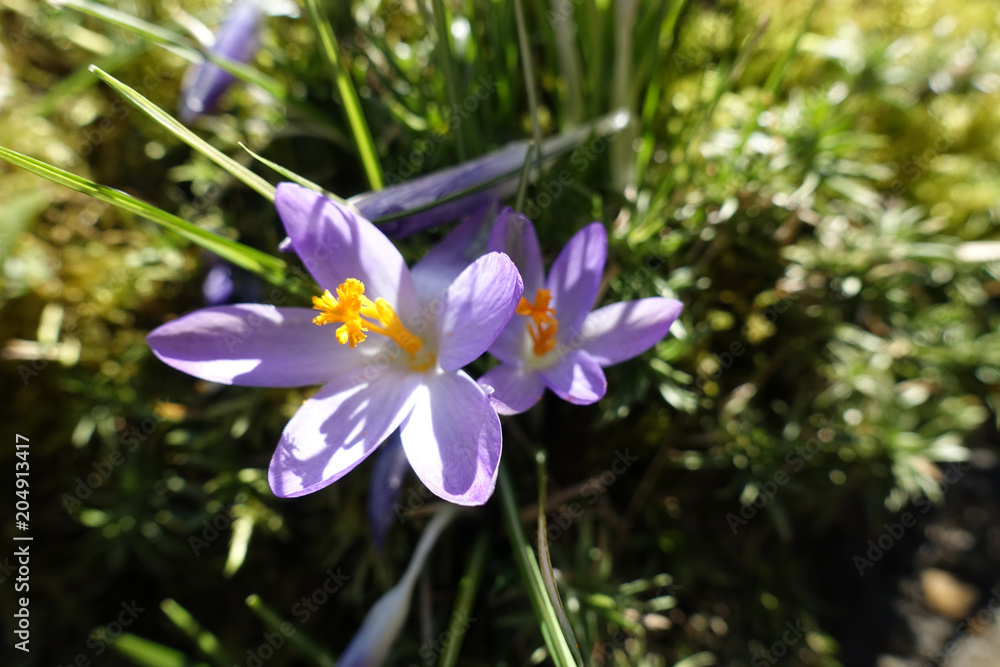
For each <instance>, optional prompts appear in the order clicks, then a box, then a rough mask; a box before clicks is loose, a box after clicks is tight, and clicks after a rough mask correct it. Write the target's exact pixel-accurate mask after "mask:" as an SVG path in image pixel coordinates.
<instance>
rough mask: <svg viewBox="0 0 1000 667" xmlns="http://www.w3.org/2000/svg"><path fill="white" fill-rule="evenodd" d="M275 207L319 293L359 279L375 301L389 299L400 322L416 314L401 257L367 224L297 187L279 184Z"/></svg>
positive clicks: (378, 232) (311, 192) (352, 214)
mask: <svg viewBox="0 0 1000 667" xmlns="http://www.w3.org/2000/svg"><path fill="white" fill-rule="evenodd" d="M274 205H275V207H276V208H277V209H278V214H279V215H280V216H281V220H282V222H284V223H285V231H286V232H288V236H289V237H290V238H291V239H292V247H293V248H295V252H296V253H298V255H299V257H300V258H301V259H302V261H303V263H304V264H305V265H306V268H307V269H309V273H311V274H312V276H313V278H315V279H316V281H317V282H319V284H320V286H321V287H323V288H324V289H328V290H330V291H331V292H333V291H335V290H336V289H337V285H340V284H341V283H342V282H344V281H345V280H347V279H348V278H357V279H358V280H360V281H361V282H363V283H364V284H365V296H367V297H368V298H369V299H371V300H372V301H374V300H375V299H376V298H379V297H381V298H383V299H385V300H386V301H388V302H389V305H391V306H392V307H393V308H395V309H396V312H397V313H400V314H401V316H402V313H408V312H412V311H413V310H415V309H416V306H417V298H416V292H415V291H414V289H413V280H412V279H411V278H410V271H409V269H407V268H406V262H404V261H403V256H402V255H400V254H399V251H398V250H396V247H395V246H394V245H393V244H392V242H391V241H389V239H387V238H386V237H385V235H384V234H383V233H382V232H380V231H379V230H378V229H376V228H375V226H374V225H372V223H370V222H369V221H368V220H366V219H365V218H363V217H361V216H360V215H358V214H357V212H355V211H352V210H351V209H350V208H348V207H346V206H343V205H341V204H338V203H337V202H335V201H333V200H330V199H327V198H326V197H324V196H323V195H321V194H319V193H318V192H313V191H312V190H309V189H308V188H304V187H302V186H301V185H296V184H294V183H279V184H278V189H277V192H276V194H275V199H274Z"/></svg>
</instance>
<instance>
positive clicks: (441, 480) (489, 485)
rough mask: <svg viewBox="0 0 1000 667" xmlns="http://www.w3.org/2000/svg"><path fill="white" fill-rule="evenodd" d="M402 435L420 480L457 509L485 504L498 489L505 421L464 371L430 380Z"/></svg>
mask: <svg viewBox="0 0 1000 667" xmlns="http://www.w3.org/2000/svg"><path fill="white" fill-rule="evenodd" d="M425 383H426V384H425V385H424V386H422V387H420V388H419V389H417V391H416V392H415V394H416V400H415V402H414V405H413V411H412V412H411V413H410V415H409V416H408V417H407V418H406V420H405V421H404V422H403V426H402V428H401V430H400V435H401V436H402V438H403V449H405V450H406V458H408V459H409V460H410V465H411V466H413V470H414V471H415V472H416V473H417V477H419V478H420V481H422V482H423V483H424V485H425V486H426V487H427V488H428V489H430V491H431V492H432V493H434V494H435V495H437V496H438V497H440V498H444V499H445V500H448V501H451V502H453V503H456V504H458V505H482V504H483V503H485V502H486V501H487V500H489V498H490V496H491V495H493V489H494V487H495V486H496V479H497V466H498V465H499V463H500V449H501V435H500V418H499V417H497V413H496V411H494V410H493V407H492V406H491V405H490V400H489V398H487V396H486V392H485V391H483V389H482V388H481V387H480V386H479V385H478V384H476V382H475V381H474V380H473V379H472V378H470V377H469V376H468V375H466V374H465V373H464V372H462V371H459V372H457V373H438V374H437V375H434V376H430V377H427V378H426V379H425Z"/></svg>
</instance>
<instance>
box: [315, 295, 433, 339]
mask: <svg viewBox="0 0 1000 667" xmlns="http://www.w3.org/2000/svg"><path fill="white" fill-rule="evenodd" d="M313 308H314V309H315V310H318V311H320V314H319V315H317V316H316V317H314V318H313V324H315V325H317V326H322V325H324V324H336V323H337V322H342V324H341V326H340V327H338V328H337V342H338V343H340V344H341V345H344V344H347V345H350V346H351V347H352V348H353V347H354V346H355V345H357V344H358V343H360V342H361V341H363V340H365V339H366V338H367V336H366V335H365V333H364V332H366V331H370V332H372V333H377V334H381V335H383V336H387V337H388V338H391V339H392V340H394V341H395V342H396V343H397V344H398V345H399V346H400V347H401V348H403V349H404V350H406V351H407V352H409V353H410V354H411V355H413V354H416V353H417V352H419V351H420V349H421V348H422V347H423V346H424V343H423V341H422V340H420V338H419V337H417V336H415V335H413V333H412V332H410V330H409V329H407V328H406V327H405V326H403V323H402V322H400V321H399V316H398V315H396V311H395V310H393V308H392V306H390V305H389V302H388V301H386V300H385V299H383V298H381V297H380V298H378V299H375V301H374V302H372V300H371V299H369V298H368V297H366V296H365V285H364V283H362V282H361V281H360V280H358V279H357V278H348V279H347V280H345V281H344V282H342V283H341V284H340V285H338V286H337V296H336V298H334V296H333V295H332V294H330V290H326V291H325V292H323V296H314V297H313ZM362 318H367V319H362Z"/></svg>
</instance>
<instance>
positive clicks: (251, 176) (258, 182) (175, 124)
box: [91, 66, 274, 202]
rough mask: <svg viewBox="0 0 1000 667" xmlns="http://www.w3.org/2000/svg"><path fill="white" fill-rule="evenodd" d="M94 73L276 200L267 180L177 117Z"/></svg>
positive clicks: (112, 79)
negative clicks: (199, 134) (187, 126)
mask: <svg viewBox="0 0 1000 667" xmlns="http://www.w3.org/2000/svg"><path fill="white" fill-rule="evenodd" d="M91 71H92V72H94V73H95V74H97V76H99V77H100V78H101V79H102V80H103V81H104V82H105V83H106V84H108V85H109V86H111V87H112V88H114V89H115V90H116V91H118V92H119V93H120V94H121V95H122V97H124V98H125V99H127V100H128V101H129V102H131V103H132V104H134V105H135V106H136V107H138V108H139V109H140V110H141V111H142V112H144V113H145V114H146V115H147V116H149V117H150V118H152V119H153V120H155V121H156V122H157V123H159V124H160V125H162V126H163V127H164V128H165V129H166V130H167V131H169V132H170V133H171V134H173V135H174V136H175V137H177V138H178V139H180V140H181V141H183V142H184V143H186V144H187V145H189V146H190V147H191V148H193V149H195V150H196V151H198V152H199V153H201V154H202V155H204V156H205V157H207V158H208V159H209V160H211V161H212V162H214V163H215V164H217V165H219V166H220V167H222V168H223V169H225V170H226V171H228V172H229V173H230V174H232V175H233V176H235V177H236V178H238V179H240V180H241V181H243V182H244V183H246V184H247V186H249V187H250V188H252V189H253V190H256V191H257V192H258V193H259V194H260V195H261V196H262V197H265V198H266V199H267V200H268V201H272V202H273V201H274V186H273V185H271V184H270V183H268V182H267V181H265V180H264V179H263V178H261V177H260V176H258V175H257V174H255V173H253V172H252V171H250V170H249V169H247V168H246V167H245V166H243V165H242V164H240V163H239V162H237V161H236V160H234V159H232V158H231V157H229V156H228V155H225V154H224V153H222V152H221V151H219V150H218V149H217V148H215V147H214V146H212V145H211V144H209V143H208V142H207V141H205V140H204V139H202V138H201V137H199V136H198V135H197V134H195V133H194V132H192V131H191V130H189V129H187V128H186V127H184V125H183V124H182V123H181V122H180V121H178V120H177V119H175V118H174V117H173V116H171V115H170V114H168V113H167V112H166V111H164V110H163V109H161V108H160V107H158V106H156V105H155V104H153V103H152V102H150V101H149V100H147V99H146V98H145V97H143V96H142V95H140V94H139V93H138V92H136V91H135V90H134V89H132V88H129V87H128V86H126V85H125V84H124V83H122V82H121V81H119V80H118V79H116V78H115V77H113V76H111V75H110V74H108V73H107V72H105V71H104V70H102V69H100V68H99V67H95V66H91Z"/></svg>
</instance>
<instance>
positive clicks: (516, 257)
mask: <svg viewBox="0 0 1000 667" xmlns="http://www.w3.org/2000/svg"><path fill="white" fill-rule="evenodd" d="M487 249H488V250H490V251H495V252H504V253H507V256H508V257H510V258H511V259H512V260H513V261H514V264H515V266H517V270H518V271H520V272H521V279H522V280H523V281H524V294H525V296H526V297H527V298H528V299H530V300H532V301H534V299H535V292H536V291H537V290H538V288H539V287H545V267H544V266H543V265H542V251H541V250H540V249H539V247H538V235H537V234H535V226H534V225H533V224H531V220H528V219H527V218H526V217H524V216H523V215H521V214H520V213H518V212H517V211H515V210H513V209H511V208H505V209H504V210H502V211H500V215H498V216H497V221H496V222H495V223H494V224H493V231H492V232H491V233H490V240H489V244H488V245H487Z"/></svg>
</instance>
